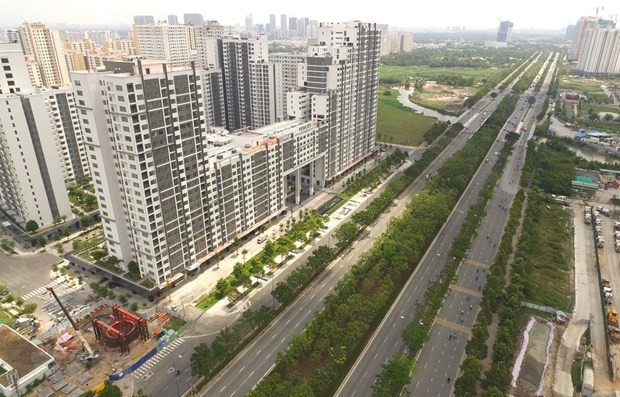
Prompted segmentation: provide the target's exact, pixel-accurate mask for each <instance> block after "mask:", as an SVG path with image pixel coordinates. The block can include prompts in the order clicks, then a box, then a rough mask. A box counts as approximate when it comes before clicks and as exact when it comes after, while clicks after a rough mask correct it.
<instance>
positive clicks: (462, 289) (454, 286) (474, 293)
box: [451, 284, 482, 298]
mask: <svg viewBox="0 0 620 397" xmlns="http://www.w3.org/2000/svg"><path fill="white" fill-rule="evenodd" d="M451 288H452V290H454V291H458V292H462V293H464V294H468V295H472V296H475V297H478V298H482V293H480V291H474V290H473V289H469V288H465V287H461V286H460V285H457V284H452V286H451Z"/></svg>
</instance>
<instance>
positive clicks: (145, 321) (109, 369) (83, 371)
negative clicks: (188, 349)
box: [28, 292, 183, 397]
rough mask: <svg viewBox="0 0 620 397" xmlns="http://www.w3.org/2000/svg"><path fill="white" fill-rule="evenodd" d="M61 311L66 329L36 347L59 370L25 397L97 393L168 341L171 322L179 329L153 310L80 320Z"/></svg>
mask: <svg viewBox="0 0 620 397" xmlns="http://www.w3.org/2000/svg"><path fill="white" fill-rule="evenodd" d="M52 293H53V292H52ZM61 308H62V309H63V312H64V313H65V315H66V316H67V319H68V320H69V322H70V325H69V326H68V327H67V328H65V330H64V331H61V332H60V333H56V334H55V335H52V336H50V337H48V338H47V339H45V340H42V341H41V344H40V345H39V346H38V347H39V348H41V349H42V350H43V351H45V352H46V353H48V354H50V355H51V356H52V357H54V359H55V361H56V363H57V365H58V370H57V371H55V373H53V374H52V375H51V376H49V377H48V378H47V379H46V380H45V381H43V382H42V383H41V384H40V385H37V386H36V387H34V391H33V393H30V394H28V395H34V396H39V397H50V396H70V397H75V396H80V395H82V394H83V393H84V392H86V391H88V390H93V391H98V390H100V388H101V385H102V384H103V382H104V381H105V380H108V379H112V380H114V379H121V378H123V377H124V376H126V375H129V374H130V373H131V372H132V371H133V370H134V369H136V368H137V367H139V366H140V365H142V364H143V363H144V361H146V359H148V358H149V357H151V356H152V355H153V354H154V353H155V352H157V349H158V348H161V347H163V346H164V345H165V344H166V343H167V342H168V341H172V340H173V339H174V338H175V336H176V332H175V331H174V330H173V329H171V328H170V325H171V323H172V322H171V318H172V319H173V322H174V324H175V326H176V325H178V324H179V323H183V321H182V320H179V319H177V318H175V317H172V316H171V314H169V313H164V312H161V311H157V310H155V311H152V314H151V315H150V316H149V317H146V318H145V317H143V316H141V315H138V314H136V313H133V312H131V311H129V310H126V309H124V308H122V307H121V306H119V305H109V304H103V305H100V306H97V307H95V308H94V309H93V310H91V311H89V312H88V313H87V314H86V315H84V316H82V317H81V318H79V319H73V318H72V317H71V316H70V315H69V313H68V312H67V311H66V309H64V307H62V305H61ZM110 376H112V378H111V377H110Z"/></svg>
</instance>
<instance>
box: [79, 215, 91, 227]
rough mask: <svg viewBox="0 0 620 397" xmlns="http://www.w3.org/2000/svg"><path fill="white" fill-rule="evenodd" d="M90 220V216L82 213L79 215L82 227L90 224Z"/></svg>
mask: <svg viewBox="0 0 620 397" xmlns="http://www.w3.org/2000/svg"><path fill="white" fill-rule="evenodd" d="M91 221H92V220H91V219H90V216H88V215H82V216H81V217H80V226H81V227H83V228H86V227H88V226H90V223H91Z"/></svg>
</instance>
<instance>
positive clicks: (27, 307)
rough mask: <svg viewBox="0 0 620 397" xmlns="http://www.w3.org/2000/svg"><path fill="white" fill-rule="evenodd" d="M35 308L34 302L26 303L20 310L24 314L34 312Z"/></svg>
mask: <svg viewBox="0 0 620 397" xmlns="http://www.w3.org/2000/svg"><path fill="white" fill-rule="evenodd" d="M35 310H37V304H36V303H26V304H25V305H24V307H23V308H22V311H23V312H24V314H32V313H34V311H35Z"/></svg>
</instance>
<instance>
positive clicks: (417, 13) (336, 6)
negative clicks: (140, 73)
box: [0, 0, 620, 30]
mask: <svg viewBox="0 0 620 397" xmlns="http://www.w3.org/2000/svg"><path fill="white" fill-rule="evenodd" d="M86 4H87V7H84V6H85V5H86ZM597 6H598V7H600V8H601V9H600V10H599V16H601V17H604V18H607V17H611V16H614V15H618V14H620V4H618V2H617V1H610V0H605V1H597V2H596V4H594V3H587V2H581V3H578V4H571V5H570V7H566V3H565V2H561V1H558V0H552V1H548V2H541V1H534V0H523V1H519V2H492V3H491V2H488V1H482V0H473V1H469V2H458V1H455V0H451V1H446V0H443V1H441V0H440V1H435V2H429V3H425V4H415V7H414V6H413V5H412V6H410V8H409V9H407V7H405V6H403V3H402V2H397V1H395V0H389V1H388V2H385V1H384V2H381V3H377V7H350V4H349V3H346V2H345V3H337V2H333V1H325V0H316V1H313V2H297V3H292V2H289V1H283V0H271V1H265V2H255V1H249V0H238V1H236V2H235V3H234V6H232V4H231V6H229V7H226V5H224V6H222V7H217V9H214V8H213V7H209V6H207V5H206V4H205V3H201V2H197V1H189V0H177V1H175V2H174V3H172V2H171V3H170V4H161V3H160V4H156V3H153V2H146V1H140V0H138V1H133V2H126V1H120V0H108V1H106V2H88V3H84V2H81V1H77V0H67V1H62V2H60V1H58V0H23V1H20V2H10V3H7V4H5V5H3V7H2V11H3V12H2V13H1V14H0V26H2V27H16V26H18V25H20V24H21V23H22V22H24V21H29V22H34V21H41V22H43V23H46V24H47V25H49V26H55V25H62V24H66V25H84V26H101V25H117V26H118V25H121V26H122V25H125V26H130V25H131V24H132V23H133V16H134V15H153V16H154V17H155V20H156V21H165V20H167V18H168V15H177V16H178V17H179V20H180V21H182V20H183V15H184V14H187V13H199V14H202V15H203V17H204V19H205V20H218V21H220V22H221V23H222V24H226V25H237V24H239V25H242V26H243V25H244V20H245V17H246V16H247V15H248V14H252V15H253V20H254V23H255V24H267V23H269V15H270V14H276V15H278V18H277V19H276V20H277V27H278V29H279V28H280V19H279V16H280V15H281V14H286V15H287V16H290V17H308V18H310V19H316V20H319V21H321V22H323V21H325V22H336V21H345V20H360V21H365V22H376V23H381V24H389V25H390V26H398V27H401V28H411V29H416V28H439V29H445V28H446V27H448V26H464V27H465V28H466V29H468V30H475V29H497V27H498V26H499V22H500V20H510V21H512V22H513V23H514V29H515V30H523V29H531V28H534V29H550V30H555V29H562V28H565V27H566V26H567V25H568V24H570V23H573V24H574V23H575V22H576V21H577V20H578V19H579V17H582V16H594V15H595V13H596V7H597Z"/></svg>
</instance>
